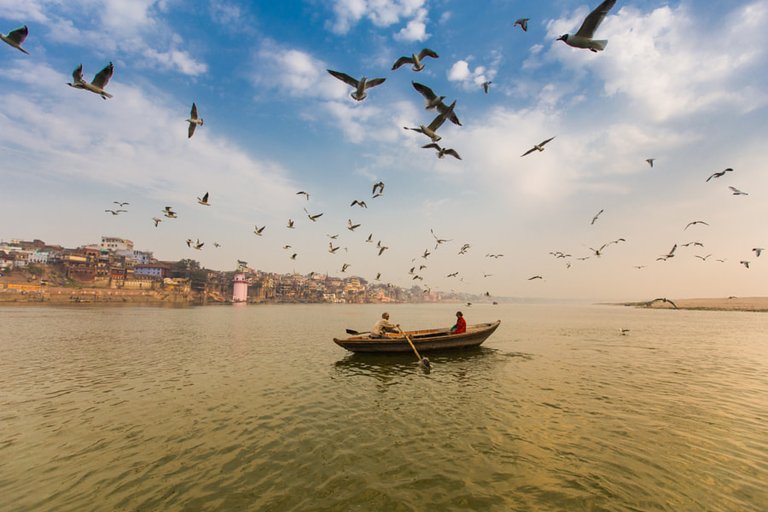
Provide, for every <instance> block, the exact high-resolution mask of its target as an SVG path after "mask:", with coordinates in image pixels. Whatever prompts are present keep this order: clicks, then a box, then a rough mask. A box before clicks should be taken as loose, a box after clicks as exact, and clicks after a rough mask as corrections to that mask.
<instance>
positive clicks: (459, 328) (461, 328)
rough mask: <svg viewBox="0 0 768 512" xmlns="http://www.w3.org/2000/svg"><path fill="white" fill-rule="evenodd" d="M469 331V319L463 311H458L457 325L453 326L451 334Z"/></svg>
mask: <svg viewBox="0 0 768 512" xmlns="http://www.w3.org/2000/svg"><path fill="white" fill-rule="evenodd" d="M463 332H467V321H466V320H464V315H463V314H462V312H461V311H457V312H456V325H454V326H453V327H451V334H461V333H463Z"/></svg>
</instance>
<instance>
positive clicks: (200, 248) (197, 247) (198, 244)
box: [192, 238, 205, 251]
mask: <svg viewBox="0 0 768 512" xmlns="http://www.w3.org/2000/svg"><path fill="white" fill-rule="evenodd" d="M204 245H205V242H201V241H200V239H199V238H198V239H197V242H196V243H195V245H194V246H193V247H192V248H193V249H197V250H198V251H202V250H203V246H204Z"/></svg>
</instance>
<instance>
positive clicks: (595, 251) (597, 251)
mask: <svg viewBox="0 0 768 512" xmlns="http://www.w3.org/2000/svg"><path fill="white" fill-rule="evenodd" d="M607 245H608V244H603V245H601V246H600V248H599V249H593V248H592V247H590V248H589V250H590V251H592V252H594V253H595V256H596V257H598V258H599V257H600V256H602V255H603V252H602V251H603V249H605V248H606V246H607Z"/></svg>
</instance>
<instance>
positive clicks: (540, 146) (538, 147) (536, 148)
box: [520, 137, 554, 157]
mask: <svg viewBox="0 0 768 512" xmlns="http://www.w3.org/2000/svg"><path fill="white" fill-rule="evenodd" d="M552 139H554V137H550V138H549V139H547V140H545V141H542V142H539V143H538V144H536V145H534V146H533V147H532V148H531V149H529V150H528V151H526V152H525V153H523V154H522V155H520V156H521V157H522V156H526V155H530V154H531V153H533V152H534V151H544V144H546V143H548V142H549V141H551V140H552Z"/></svg>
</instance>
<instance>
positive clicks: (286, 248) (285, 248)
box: [283, 244, 291, 251]
mask: <svg viewBox="0 0 768 512" xmlns="http://www.w3.org/2000/svg"><path fill="white" fill-rule="evenodd" d="M290 248H291V246H290V245H288V244H286V245H284V246H283V250H284V251H287V250H288V249H290Z"/></svg>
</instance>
